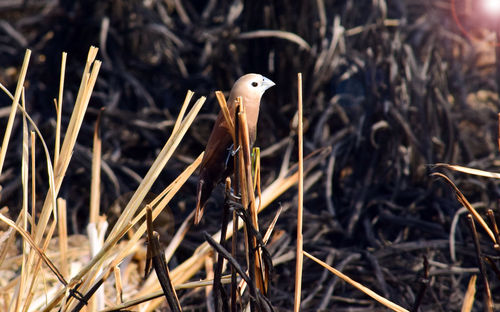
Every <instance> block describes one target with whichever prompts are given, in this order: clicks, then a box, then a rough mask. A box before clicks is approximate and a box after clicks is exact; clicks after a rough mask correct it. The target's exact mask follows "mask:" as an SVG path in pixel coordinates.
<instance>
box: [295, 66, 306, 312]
mask: <svg viewBox="0 0 500 312" xmlns="http://www.w3.org/2000/svg"><path fill="white" fill-rule="evenodd" d="M297 83H298V87H297V91H298V118H299V119H298V132H297V135H298V150H299V172H298V174H299V176H298V178H299V194H298V204H297V253H296V265H295V300H294V304H293V307H294V311H295V312H299V311H300V299H301V293H302V265H303V261H304V258H303V257H304V255H303V253H302V251H303V246H304V245H303V244H304V240H303V237H302V214H303V205H304V152H303V138H302V132H303V126H302V73H299V74H298V75H297Z"/></svg>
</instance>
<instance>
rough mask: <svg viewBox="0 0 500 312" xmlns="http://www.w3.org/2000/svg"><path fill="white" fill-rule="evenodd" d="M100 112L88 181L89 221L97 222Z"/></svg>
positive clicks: (100, 141)
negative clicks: (89, 179)
mask: <svg viewBox="0 0 500 312" xmlns="http://www.w3.org/2000/svg"><path fill="white" fill-rule="evenodd" d="M101 113H102V110H101V111H100V112H99V115H98V116H97V120H96V122H95V127H94V149H93V150H92V173H91V181H90V213H89V222H90V223H94V224H97V220H98V218H99V204H100V199H101V145H102V140H101V135H100V121H101Z"/></svg>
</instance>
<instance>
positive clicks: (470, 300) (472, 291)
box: [461, 274, 477, 312]
mask: <svg viewBox="0 0 500 312" xmlns="http://www.w3.org/2000/svg"><path fill="white" fill-rule="evenodd" d="M476 280H477V275H475V274H474V275H472V276H471V277H470V280H469V285H468V286H467V292H466V293H465V296H464V303H463V304H462V310H461V312H470V311H472V306H473V305H474V297H475V296H476Z"/></svg>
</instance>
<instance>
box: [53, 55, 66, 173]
mask: <svg viewBox="0 0 500 312" xmlns="http://www.w3.org/2000/svg"><path fill="white" fill-rule="evenodd" d="M67 56H68V53H66V52H63V53H62V60H61V75H60V76H59V94H58V97H57V102H56V138H55V144H54V164H57V161H58V160H59V153H60V150H61V116H62V100H63V91H64V76H65V75H66V58H67Z"/></svg>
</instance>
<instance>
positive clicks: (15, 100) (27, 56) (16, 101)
mask: <svg viewBox="0 0 500 312" xmlns="http://www.w3.org/2000/svg"><path fill="white" fill-rule="evenodd" d="M30 56H31V50H26V54H25V55H24V61H23V65H22V66H21V72H20V74H19V79H18V80H17V87H16V91H15V93H14V98H13V100H12V106H11V109H10V114H9V119H8V121H7V127H6V129H5V132H4V136H3V141H2V149H1V150H0V175H1V174H2V168H3V163H4V161H5V155H7V148H8V146H9V141H10V135H11V133H12V127H13V126H14V118H15V117H16V112H17V106H18V104H19V100H20V98H21V92H22V90H23V86H24V79H25V78H26V72H27V71H28V64H29V60H30Z"/></svg>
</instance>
